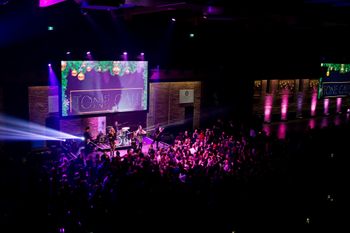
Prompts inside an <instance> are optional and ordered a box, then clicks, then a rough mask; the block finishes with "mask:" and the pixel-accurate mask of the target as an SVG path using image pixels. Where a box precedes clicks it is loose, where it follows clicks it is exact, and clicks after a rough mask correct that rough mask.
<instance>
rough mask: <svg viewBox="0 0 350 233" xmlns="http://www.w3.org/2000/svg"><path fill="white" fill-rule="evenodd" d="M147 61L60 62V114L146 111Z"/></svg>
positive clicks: (75, 114)
mask: <svg viewBox="0 0 350 233" xmlns="http://www.w3.org/2000/svg"><path fill="white" fill-rule="evenodd" d="M147 91H148V62H147V61H61V113H62V116H63V117H65V116H78V115H90V114H103V113H114V112H131V111H143V110H147Z"/></svg>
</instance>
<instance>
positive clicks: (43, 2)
mask: <svg viewBox="0 0 350 233" xmlns="http://www.w3.org/2000/svg"><path fill="white" fill-rule="evenodd" d="M64 1H66V0H40V2H39V7H48V6H51V5H55V4H57V3H60V2H64Z"/></svg>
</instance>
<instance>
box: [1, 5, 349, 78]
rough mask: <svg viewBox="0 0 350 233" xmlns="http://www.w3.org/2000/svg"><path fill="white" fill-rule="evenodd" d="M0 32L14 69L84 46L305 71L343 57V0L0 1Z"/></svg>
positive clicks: (112, 53)
mask: <svg viewBox="0 0 350 233" xmlns="http://www.w3.org/2000/svg"><path fill="white" fill-rule="evenodd" d="M108 2H109V3H108ZM110 2H112V3H110ZM114 2H116V3H114ZM135 2H136V3H137V4H135ZM102 3H103V4H102ZM172 18H175V19H176V22H173V21H172V20H171V19H172ZM48 26H53V27H54V30H53V31H49V30H48ZM0 29H1V37H0V49H1V50H2V51H1V52H2V54H3V57H7V59H5V60H7V62H3V63H2V64H3V65H4V66H7V67H14V68H13V69H11V70H17V72H21V71H22V70H18V69H15V67H17V66H18V64H17V63H19V62H20V63H21V65H22V67H25V68H23V69H24V70H30V69H36V68H37V67H43V66H44V64H47V63H48V62H55V61H59V60H61V59H67V58H68V57H66V51H70V52H71V55H70V56H71V57H70V59H84V58H85V54H86V51H91V52H92V54H93V56H94V58H95V59H119V58H120V57H119V55H120V54H121V53H122V52H123V51H128V53H129V54H130V57H129V59H136V57H137V54H139V53H140V52H145V54H146V59H147V60H149V61H150V66H151V67H156V66H158V65H159V66H160V67H163V68H180V69H196V70H205V69H211V70H212V71H216V70H226V72H227V73H228V72H229V71H231V69H235V68H233V67H234V66H235V64H236V66H237V67H238V68H236V70H249V71H251V70H254V69H252V68H253V67H256V69H259V70H260V71H261V70H264V71H266V70H276V72H277V71H278V70H281V72H289V71H291V70H293V71H295V70H299V71H300V72H304V71H305V70H306V71H309V67H318V64H319V62H320V60H322V59H326V60H327V59H328V60H334V61H335V60H338V61H349V57H350V56H349V54H350V46H348V45H349V39H350V35H349V31H350V1H345V0H334V1H330V0H286V1H271V0H266V1H254V0H250V1H230V0H221V1H220V0H213V1H202V0H198V1H196V0H193V1H182V2H181V1H157V0H149V1H136V0H134V1H133V0H129V1H124V2H118V1H110V0H109V1H105V0H103V1H102V0H101V1H87V0H86V1H83V0H80V1H79V0H74V1H73V0H67V1H65V2H62V3H59V4H57V5H53V6H50V7H46V8H39V7H38V1H20V0H8V1H4V0H1V1H0ZM190 34H193V37H191V36H190ZM256 69H255V70H256ZM277 73H278V72H277Z"/></svg>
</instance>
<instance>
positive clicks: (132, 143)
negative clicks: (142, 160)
mask: <svg viewBox="0 0 350 233" xmlns="http://www.w3.org/2000/svg"><path fill="white" fill-rule="evenodd" d="M136 139H137V135H136V131H135V132H132V133H131V147H132V148H133V149H134V151H135V150H136V149H137V144H136Z"/></svg>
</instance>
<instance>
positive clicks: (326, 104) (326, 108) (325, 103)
mask: <svg viewBox="0 0 350 233" xmlns="http://www.w3.org/2000/svg"><path fill="white" fill-rule="evenodd" d="M323 109H324V111H323V113H324V115H328V114H329V99H324V100H323Z"/></svg>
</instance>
